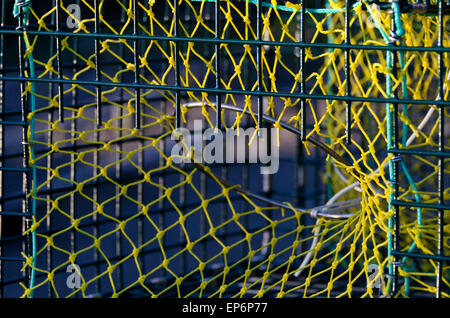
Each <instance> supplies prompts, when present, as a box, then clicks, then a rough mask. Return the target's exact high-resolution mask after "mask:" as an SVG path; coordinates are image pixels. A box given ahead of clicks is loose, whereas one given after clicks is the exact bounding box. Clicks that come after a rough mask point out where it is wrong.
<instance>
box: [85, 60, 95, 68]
mask: <svg viewBox="0 0 450 318" xmlns="http://www.w3.org/2000/svg"><path fill="white" fill-rule="evenodd" d="M86 65H87V66H88V67H89V68H93V69H95V64H94V62H92V60H90V59H89V60H86Z"/></svg>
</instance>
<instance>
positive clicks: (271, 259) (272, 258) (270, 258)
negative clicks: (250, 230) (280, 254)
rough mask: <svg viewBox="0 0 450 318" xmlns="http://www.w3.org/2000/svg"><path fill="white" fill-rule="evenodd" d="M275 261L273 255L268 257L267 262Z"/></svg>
mask: <svg viewBox="0 0 450 318" xmlns="http://www.w3.org/2000/svg"><path fill="white" fill-rule="evenodd" d="M274 259H275V255H274V254H270V256H269V257H268V260H269V262H271V263H272V262H273V260H274Z"/></svg>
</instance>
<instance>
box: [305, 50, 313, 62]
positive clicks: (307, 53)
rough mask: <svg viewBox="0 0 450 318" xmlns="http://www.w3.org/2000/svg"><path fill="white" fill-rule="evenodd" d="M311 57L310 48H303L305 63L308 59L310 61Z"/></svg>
mask: <svg viewBox="0 0 450 318" xmlns="http://www.w3.org/2000/svg"><path fill="white" fill-rule="evenodd" d="M312 57H313V55H312V52H311V48H309V47H307V48H305V61H307V60H308V59H311V58H312Z"/></svg>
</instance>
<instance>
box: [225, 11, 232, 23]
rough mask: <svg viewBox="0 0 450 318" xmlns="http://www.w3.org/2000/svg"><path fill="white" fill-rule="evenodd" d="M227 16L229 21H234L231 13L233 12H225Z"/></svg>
mask: <svg viewBox="0 0 450 318" xmlns="http://www.w3.org/2000/svg"><path fill="white" fill-rule="evenodd" d="M225 18H226V19H227V21H228V22H233V17H232V15H231V12H227V13H226V14H225Z"/></svg>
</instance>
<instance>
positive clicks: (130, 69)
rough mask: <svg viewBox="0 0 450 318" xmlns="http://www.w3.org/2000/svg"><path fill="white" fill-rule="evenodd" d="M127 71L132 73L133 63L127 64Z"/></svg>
mask: <svg viewBox="0 0 450 318" xmlns="http://www.w3.org/2000/svg"><path fill="white" fill-rule="evenodd" d="M126 66H127V70H129V71H132V72H134V64H133V63H127V65H126Z"/></svg>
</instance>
